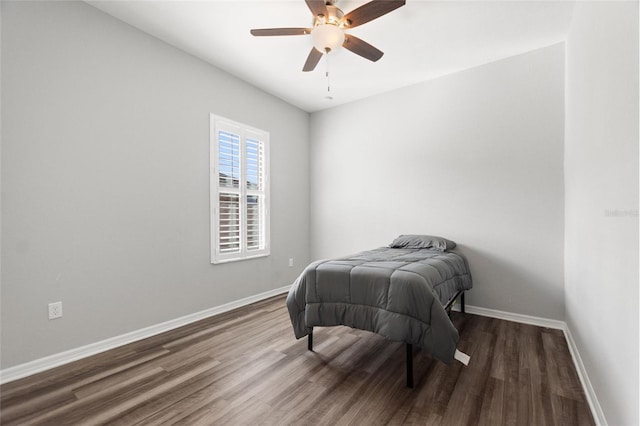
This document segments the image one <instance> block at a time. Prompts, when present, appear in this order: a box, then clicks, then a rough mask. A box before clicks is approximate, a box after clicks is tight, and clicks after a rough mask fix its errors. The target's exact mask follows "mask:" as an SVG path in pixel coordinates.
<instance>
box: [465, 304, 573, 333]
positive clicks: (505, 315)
mask: <svg viewBox="0 0 640 426" xmlns="http://www.w3.org/2000/svg"><path fill="white" fill-rule="evenodd" d="M453 309H454V310H456V311H460V307H459V305H457V304H456V305H454V306H453ZM464 310H465V312H468V313H470V314H474V315H480V316H483V317H490V318H497V319H503V320H506V321H513V322H519V323H522V324H530V325H535V326H538V327H546V328H553V329H556V330H564V329H565V327H566V326H567V324H566V323H565V322H564V321H559V320H552V319H548V318H541V317H534V316H531V315H523V314H514V313H512V312H504V311H498V310H496V309H488V308H481V307H479V306H470V305H465V307H464Z"/></svg>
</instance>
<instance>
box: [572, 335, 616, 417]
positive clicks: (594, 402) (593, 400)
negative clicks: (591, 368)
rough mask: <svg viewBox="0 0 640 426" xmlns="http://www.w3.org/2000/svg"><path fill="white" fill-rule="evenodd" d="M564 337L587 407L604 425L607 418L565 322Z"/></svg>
mask: <svg viewBox="0 0 640 426" xmlns="http://www.w3.org/2000/svg"><path fill="white" fill-rule="evenodd" d="M564 337H565V339H567V346H569V352H570V353H571V358H573V365H575V367H576V372H577V373H578V377H579V378H580V383H581V384H582V389H583V390H584V394H585V395H586V397H587V403H588V404H589V408H590V409H591V414H592V415H593V420H594V421H595V422H596V425H598V426H606V425H607V420H606V419H605V417H604V412H603V411H602V407H601V406H600V403H599V402H598V398H597V397H596V392H595V391H594V389H593V386H592V385H591V381H590V380H589V375H588V374H587V370H586V369H585V368H584V363H583V362H582V358H580V352H578V347H577V346H576V342H575V340H573V336H572V335H571V330H569V326H568V325H567V324H565V327H564Z"/></svg>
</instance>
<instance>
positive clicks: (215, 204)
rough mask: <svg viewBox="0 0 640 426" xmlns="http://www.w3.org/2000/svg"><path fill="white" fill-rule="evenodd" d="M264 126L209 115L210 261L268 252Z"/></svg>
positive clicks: (266, 139)
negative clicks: (249, 125) (253, 126)
mask: <svg viewBox="0 0 640 426" xmlns="http://www.w3.org/2000/svg"><path fill="white" fill-rule="evenodd" d="M268 143H269V134H268V133H267V132H264V131H261V130H257V129H253V128H250V127H248V126H245V125H242V124H239V123H235V122H233V121H230V120H227V119H224V118H222V117H218V116H214V115H211V170H210V172H211V261H212V262H213V263H220V262H228V261H233V260H241V259H246V258H251V257H258V256H267V255H268V254H269V219H268V218H269V194H268V190H269V185H268V182H269V179H268V178H269V176H268V165H269V162H268V147H269V145H268Z"/></svg>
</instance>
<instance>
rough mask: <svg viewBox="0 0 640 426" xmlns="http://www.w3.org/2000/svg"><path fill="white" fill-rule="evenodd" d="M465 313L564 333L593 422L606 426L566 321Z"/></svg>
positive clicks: (473, 309)
mask: <svg viewBox="0 0 640 426" xmlns="http://www.w3.org/2000/svg"><path fill="white" fill-rule="evenodd" d="M453 310H454V311H458V312H459V311H460V306H459V305H457V304H456V305H454V306H453ZM465 312H467V313H470V314H474V315H480V316H483V317H489V318H497V319H503V320H506V321H513V322H519V323H523V324H530V325H535V326H538V327H546V328H553V329H556V330H562V331H563V332H564V337H565V340H566V341H567V346H568V347H569V353H570V354H571V359H572V360H573V365H574V366H575V368H576V372H577V373H578V378H579V379H580V384H581V385H582V389H583V390H584V393H585V396H586V398H587V403H588V404H589V409H590V410H591V415H592V416H593V420H594V421H595V422H596V425H598V426H606V425H607V421H606V419H605V417H604V412H603V411H602V407H600V403H599V402H598V398H597V397H596V393H595V391H594V389H593V386H592V385H591V381H590V380H589V375H588V374H587V370H586V369H585V368H584V364H583V363H582V359H581V358H580V352H578V347H577V346H576V342H575V341H574V340H573V336H572V335H571V330H569V326H568V325H567V323H566V322H564V321H559V320H552V319H547V318H540V317H534V316H530V315H522V314H514V313H511V312H504V311H498V310H495V309H487V308H481V307H479V306H469V305H465Z"/></svg>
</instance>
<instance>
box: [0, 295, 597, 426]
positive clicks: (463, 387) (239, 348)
mask: <svg viewBox="0 0 640 426" xmlns="http://www.w3.org/2000/svg"><path fill="white" fill-rule="evenodd" d="M452 321H453V323H454V325H455V326H456V328H457V329H458V331H459V334H460V341H459V343H458V347H459V349H460V350H462V351H463V352H466V353H468V354H469V355H471V362H470V363H469V365H468V366H466V367H465V366H463V365H462V364H460V363H458V362H454V363H452V364H449V365H446V364H443V363H442V362H439V361H436V360H434V359H433V358H431V357H430V356H429V355H428V354H427V353H425V352H424V351H421V350H419V348H416V351H415V353H414V382H415V388H414V389H408V388H406V386H405V345H404V344H403V343H400V342H391V341H388V340H386V339H384V338H383V337H381V336H378V335H376V334H373V333H369V332H366V331H362V330H354V329H351V328H348V327H329V328H323V327H317V328H316V329H314V350H313V352H311V351H308V350H307V342H306V339H301V340H296V339H295V338H294V336H293V332H292V330H291V324H290V321H289V317H288V313H287V311H286V307H285V303H284V296H279V297H275V298H271V299H268V300H265V301H261V302H259V303H256V304H253V305H251V306H247V307H243V308H240V309H237V310H234V311H230V312H226V313H224V314H222V315H219V316H216V317H212V318H207V319H204V320H201V321H198V322H195V323H192V324H189V325H187V326H185V327H180V328H178V329H175V330H171V331H169V332H167V333H163V334H160V335H157V336H153V337H151V338H148V339H144V340H142V341H139V342H135V343H132V344H130V345H126V346H123V347H120V348H117V349H114V350H113V351H109V352H106V353H103V354H98V355H96V356H94V357H90V358H86V359H83V360H80V361H77V362H74V363H71V364H68V365H65V366H62V367H58V368H56V369H53V370H50V371H46V372H43V373H40V374H37V375H34V376H31V377H28V378H25V379H22V380H18V381H15V382H11V383H7V384H4V385H2V386H1V387H0V404H1V405H0V423H1V424H3V425H83V426H84V425H94V424H95V425H97V424H107V423H108V424H110V425H127V426H129V425H145V426H146V425H173V424H175V425H181V426H183V425H216V424H221V425H227V424H232V425H237V424H261V425H286V424H292V425H360V424H368V425H369V424H371V425H378V424H380V425H382V424H391V425H442V426H448V425H487V426H489V425H491V426H493V425H518V426H520V425H554V424H555V425H563V426H564V425H592V424H594V421H593V418H592V416H591V413H590V411H589V406H588V404H587V402H586V398H585V396H584V393H583V391H582V388H581V386H580V381H579V379H578V376H577V373H576V371H575V368H574V366H573V362H572V359H571V356H570V354H569V350H568V347H567V344H566V341H565V339H564V335H563V333H562V331H560V330H551V329H546V328H541V327H534V326H531V325H524V324H517V323H513V322H509V321H503V320H498V319H492V318H485V317H480V316H475V315H470V314H461V313H457V312H454V313H452Z"/></svg>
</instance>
